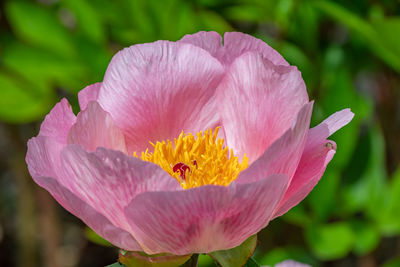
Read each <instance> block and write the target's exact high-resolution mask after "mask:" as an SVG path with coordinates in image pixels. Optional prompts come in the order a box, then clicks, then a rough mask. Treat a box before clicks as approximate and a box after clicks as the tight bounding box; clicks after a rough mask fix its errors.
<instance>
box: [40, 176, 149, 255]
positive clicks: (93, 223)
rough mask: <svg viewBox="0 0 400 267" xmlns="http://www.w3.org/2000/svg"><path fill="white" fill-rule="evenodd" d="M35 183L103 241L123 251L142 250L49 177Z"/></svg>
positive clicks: (126, 234) (128, 237)
mask: <svg viewBox="0 0 400 267" xmlns="http://www.w3.org/2000/svg"><path fill="white" fill-rule="evenodd" d="M36 182H37V183H38V184H39V185H40V186H42V187H43V188H45V189H46V190H47V191H49V192H50V194H51V195H52V196H53V197H54V198H55V199H56V200H57V202H58V203H60V204H61V205H62V206H63V207H64V208H65V209H66V210H68V211H69V212H71V213H72V214H74V215H75V216H76V217H78V218H80V219H81V220H82V221H83V222H84V223H85V224H86V225H87V226H89V227H90V228H91V229H93V231H95V232H96V233H97V234H99V235H100V236H101V237H103V238H104V239H106V240H108V241H109V242H111V243H112V244H114V245H115V246H117V247H119V248H122V249H125V250H130V251H142V248H141V247H140V245H139V244H138V242H137V241H136V240H135V239H134V238H133V237H132V235H131V234H130V233H128V232H127V231H125V230H122V229H121V228H118V227H116V226H115V225H113V224H112V223H111V222H110V221H109V220H108V219H107V218H106V217H104V216H103V215H102V214H101V213H99V212H98V211H97V210H96V209H94V208H93V207H91V206H90V205H88V204H87V203H86V202H84V201H82V200H81V199H80V198H78V197H77V196H76V195H75V194H73V193H72V192H71V191H69V190H68V189H67V188H65V187H64V186H62V185H60V183H59V182H57V180H56V179H54V178H51V177H38V178H36Z"/></svg>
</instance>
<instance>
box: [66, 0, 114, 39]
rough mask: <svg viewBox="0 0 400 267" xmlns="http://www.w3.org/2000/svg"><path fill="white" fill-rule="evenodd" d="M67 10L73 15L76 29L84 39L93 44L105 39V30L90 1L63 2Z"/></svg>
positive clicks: (71, 0)
mask: <svg viewBox="0 0 400 267" xmlns="http://www.w3.org/2000/svg"><path fill="white" fill-rule="evenodd" d="M62 4H64V5H65V6H66V7H67V8H68V9H70V10H71V11H72V13H73V14H74V15H75V17H76V20H77V23H78V28H79V29H80V30H81V31H82V33H83V34H84V35H85V37H88V38H90V39H91V40H93V41H95V42H104V41H105V39H106V35H105V28H104V25H103V23H102V18H101V17H100V16H99V14H98V13H97V12H96V10H95V9H94V7H93V6H92V5H91V3H90V1H85V0H63V1H62Z"/></svg>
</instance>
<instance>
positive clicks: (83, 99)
mask: <svg viewBox="0 0 400 267" xmlns="http://www.w3.org/2000/svg"><path fill="white" fill-rule="evenodd" d="M100 87H101V83H94V84H91V85H88V86H86V87H85V88H83V89H82V90H81V91H79V93H78V100H79V106H80V108H81V110H84V109H86V106H87V104H89V102H90V101H97V98H98V97H99V90H100Z"/></svg>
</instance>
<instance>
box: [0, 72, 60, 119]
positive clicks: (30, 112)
mask: <svg viewBox="0 0 400 267" xmlns="http://www.w3.org/2000/svg"><path fill="white" fill-rule="evenodd" d="M21 80H23V79H18V77H11V75H10V74H9V73H5V72H3V71H1V70H0V120H4V121H7V122H9V123H27V122H31V121H35V120H37V119H39V118H40V117H42V116H43V115H44V114H45V113H46V112H47V111H48V110H49V109H50V107H51V105H52V104H53V99H54V98H53V94H52V93H51V91H50V88H47V87H41V86H39V85H35V84H31V83H29V82H23V81H21Z"/></svg>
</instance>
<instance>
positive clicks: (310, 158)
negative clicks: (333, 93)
mask: <svg viewBox="0 0 400 267" xmlns="http://www.w3.org/2000/svg"><path fill="white" fill-rule="evenodd" d="M353 116H354V114H353V113H352V112H351V111H350V109H344V110H342V111H339V112H336V113H335V114H333V115H331V116H330V117H329V118H327V119H326V120H324V121H323V122H322V123H321V124H319V125H318V126H316V127H314V128H312V129H311V130H310V131H309V134H308V138H307V142H306V146H305V149H304V152H303V155H302V156H301V160H300V163H299V166H298V168H297V170H296V173H295V175H294V177H293V179H292V181H291V183H290V186H289V188H288V190H287V191H286V193H285V196H284V198H283V199H282V201H281V203H280V204H279V206H278V208H277V210H276V212H275V215H274V218H275V217H279V216H281V215H283V214H284V213H286V212H287V211H288V210H289V209H291V208H292V207H294V206H296V205H297V204H298V203H300V201H302V200H303V199H304V198H305V197H306V196H307V195H308V194H309V193H310V192H311V190H312V189H313V188H314V187H315V185H316V184H317V183H318V181H319V180H320V178H321V177H322V175H323V174H324V171H325V168H326V166H327V165H328V163H329V162H330V161H331V159H332V158H333V155H334V154H335V152H336V144H335V143H334V142H333V141H329V140H326V139H327V138H328V137H329V136H330V135H331V134H333V133H334V132H336V131H337V130H338V129H340V128H342V127H343V126H345V125H346V124H348V123H349V122H350V121H351V120H352V118H353Z"/></svg>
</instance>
